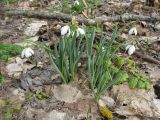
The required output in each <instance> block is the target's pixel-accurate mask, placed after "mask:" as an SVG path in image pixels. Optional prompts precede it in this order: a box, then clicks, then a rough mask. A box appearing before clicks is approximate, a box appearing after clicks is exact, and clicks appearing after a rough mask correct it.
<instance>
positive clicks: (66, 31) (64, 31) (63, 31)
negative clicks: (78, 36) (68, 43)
mask: <svg viewBox="0 0 160 120" xmlns="http://www.w3.org/2000/svg"><path fill="white" fill-rule="evenodd" d="M70 32H71V30H70V27H69V26H68V25H65V26H63V27H62V28H61V35H62V36H64V35H67V36H69V35H70Z"/></svg>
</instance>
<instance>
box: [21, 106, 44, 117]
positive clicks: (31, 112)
mask: <svg viewBox="0 0 160 120" xmlns="http://www.w3.org/2000/svg"><path fill="white" fill-rule="evenodd" d="M21 114H24V118H26V120H33V119H37V120H42V118H43V117H44V115H45V114H46V112H45V111H44V110H42V109H35V108H32V107H30V106H27V109H25V110H24V111H21Z"/></svg>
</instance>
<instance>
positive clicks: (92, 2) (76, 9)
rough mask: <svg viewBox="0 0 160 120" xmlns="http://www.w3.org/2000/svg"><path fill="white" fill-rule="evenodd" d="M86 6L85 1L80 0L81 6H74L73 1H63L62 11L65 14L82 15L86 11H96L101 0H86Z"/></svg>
mask: <svg viewBox="0 0 160 120" xmlns="http://www.w3.org/2000/svg"><path fill="white" fill-rule="evenodd" d="M85 2H86V5H87V6H86V5H85V4H84V2H83V0H79V5H77V4H74V3H73V1H71V0H61V6H60V7H61V11H62V12H64V13H70V14H73V13H80V12H82V11H84V9H90V10H91V9H92V10H93V9H94V8H95V7H96V6H97V5H98V4H99V3H100V0H85Z"/></svg>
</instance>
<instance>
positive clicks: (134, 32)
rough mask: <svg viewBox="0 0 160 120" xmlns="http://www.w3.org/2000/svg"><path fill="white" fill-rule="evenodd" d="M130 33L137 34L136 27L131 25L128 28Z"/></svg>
mask: <svg viewBox="0 0 160 120" xmlns="http://www.w3.org/2000/svg"><path fill="white" fill-rule="evenodd" d="M132 34H135V35H137V29H136V27H133V28H131V29H130V30H129V35H132Z"/></svg>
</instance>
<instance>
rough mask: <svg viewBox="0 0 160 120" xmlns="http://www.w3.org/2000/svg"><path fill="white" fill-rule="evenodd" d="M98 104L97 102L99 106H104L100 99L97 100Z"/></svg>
mask: <svg viewBox="0 0 160 120" xmlns="http://www.w3.org/2000/svg"><path fill="white" fill-rule="evenodd" d="M98 104H99V106H101V107H104V106H105V103H104V102H103V101H102V100H101V99H100V100H98Z"/></svg>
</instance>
